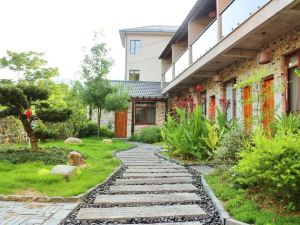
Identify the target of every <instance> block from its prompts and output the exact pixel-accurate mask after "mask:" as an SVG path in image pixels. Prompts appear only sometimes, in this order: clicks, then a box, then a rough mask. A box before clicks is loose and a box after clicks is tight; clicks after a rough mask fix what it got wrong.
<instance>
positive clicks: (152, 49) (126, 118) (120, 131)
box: [103, 26, 178, 138]
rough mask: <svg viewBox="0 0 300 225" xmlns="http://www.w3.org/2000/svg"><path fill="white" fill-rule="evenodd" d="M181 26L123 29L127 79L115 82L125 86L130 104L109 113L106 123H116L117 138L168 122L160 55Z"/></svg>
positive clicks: (114, 83) (122, 37)
mask: <svg viewBox="0 0 300 225" xmlns="http://www.w3.org/2000/svg"><path fill="white" fill-rule="evenodd" d="M177 28H178V27H174V26H145V27H137V28H129V29H122V30H120V31H119V33H120V38H121V41H122V45H123V47H124V48H125V77H124V78H125V80H118V81H111V83H112V84H113V85H118V86H121V87H123V88H125V89H126V90H127V91H128V93H129V95H130V97H131V101H130V105H129V108H128V110H127V111H125V112H116V113H114V114H107V113H106V114H105V115H104V117H103V123H104V124H105V123H106V124H107V122H108V121H110V123H112V124H113V125H114V128H113V129H114V131H115V135H116V137H119V138H126V137H129V136H131V135H132V134H134V133H136V132H139V131H140V129H141V128H143V127H146V126H161V125H162V124H163V122H164V121H165V116H166V109H167V97H166V96H163V95H162V94H161V71H162V65H161V63H160V60H159V59H158V58H159V55H160V53H161V51H162V49H164V48H165V46H166V45H167V44H168V43H169V41H170V40H171V38H172V37H173V35H174V34H175V32H176V30H177Z"/></svg>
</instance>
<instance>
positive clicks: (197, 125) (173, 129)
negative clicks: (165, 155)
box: [162, 106, 209, 159]
mask: <svg viewBox="0 0 300 225" xmlns="http://www.w3.org/2000/svg"><path fill="white" fill-rule="evenodd" d="M176 113H177V114H176V116H174V117H172V116H170V115H168V117H167V121H166V123H165V124H164V126H163V128H162V136H163V139H164V142H165V144H166V146H167V149H168V152H169V155H170V156H178V157H181V158H183V159H207V158H208V157H209V155H208V151H207V150H208V146H207V144H206V143H205V139H204V138H207V137H208V133H209V130H208V128H207V124H208V121H207V119H206V118H205V116H204V115H203V113H202V111H201V107H199V106H197V107H196V109H195V111H193V112H192V113H189V112H187V111H185V110H182V109H178V108H177V109H176Z"/></svg>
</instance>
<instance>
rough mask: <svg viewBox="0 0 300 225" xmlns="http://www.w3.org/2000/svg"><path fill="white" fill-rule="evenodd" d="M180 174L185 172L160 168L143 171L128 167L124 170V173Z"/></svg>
mask: <svg viewBox="0 0 300 225" xmlns="http://www.w3.org/2000/svg"><path fill="white" fill-rule="evenodd" d="M182 172H187V170H186V169H185V168H170V169H168V168H162V169H155V168H151V169H149V168H148V169H143V168H133V169H132V167H128V169H126V173H182Z"/></svg>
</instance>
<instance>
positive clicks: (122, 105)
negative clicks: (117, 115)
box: [105, 91, 130, 112]
mask: <svg viewBox="0 0 300 225" xmlns="http://www.w3.org/2000/svg"><path fill="white" fill-rule="evenodd" d="M129 101H130V97H129V95H128V93H126V92H119V91H115V92H114V93H111V94H109V95H107V96H106V99H105V109H106V110H107V111H109V112H111V111H114V112H116V111H123V110H127V109H128V107H129Z"/></svg>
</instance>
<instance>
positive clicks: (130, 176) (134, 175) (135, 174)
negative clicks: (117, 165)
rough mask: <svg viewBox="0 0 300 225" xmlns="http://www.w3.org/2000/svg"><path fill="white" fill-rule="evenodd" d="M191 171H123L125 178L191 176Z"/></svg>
mask: <svg viewBox="0 0 300 225" xmlns="http://www.w3.org/2000/svg"><path fill="white" fill-rule="evenodd" d="M190 176H191V175H190V174H189V173H127V172H125V173H123V178H147V177H190Z"/></svg>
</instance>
